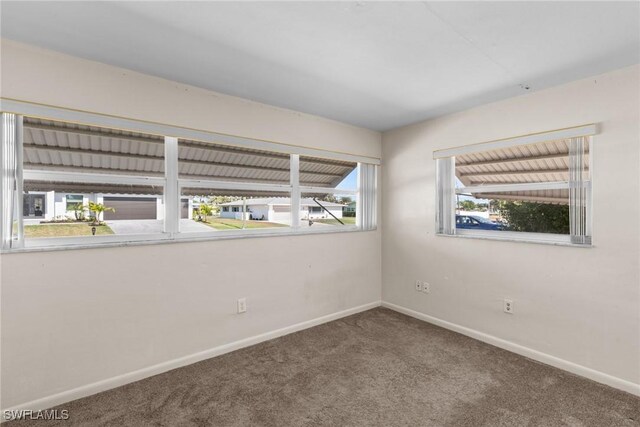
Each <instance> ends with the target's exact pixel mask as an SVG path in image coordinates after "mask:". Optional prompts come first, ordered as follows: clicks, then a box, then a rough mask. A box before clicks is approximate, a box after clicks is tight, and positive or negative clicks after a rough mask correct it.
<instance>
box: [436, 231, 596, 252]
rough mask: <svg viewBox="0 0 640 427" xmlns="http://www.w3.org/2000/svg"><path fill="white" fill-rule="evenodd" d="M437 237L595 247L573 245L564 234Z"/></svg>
mask: <svg viewBox="0 0 640 427" xmlns="http://www.w3.org/2000/svg"><path fill="white" fill-rule="evenodd" d="M436 236H441V237H459V238H464V239H480V240H496V241H503V242H517V243H533V244H538V245H552V246H570V247H574V248H592V247H593V244H577V243H571V241H570V240H569V239H570V238H569V236H568V235H564V234H543V233H524V232H509V231H475V230H457V231H456V234H441V233H436Z"/></svg>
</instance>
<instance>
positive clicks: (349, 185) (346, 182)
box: [336, 168, 358, 190]
mask: <svg viewBox="0 0 640 427" xmlns="http://www.w3.org/2000/svg"><path fill="white" fill-rule="evenodd" d="M336 188H341V189H343V190H357V189H358V168H355V169H354V170H353V171H352V172H351V173H350V174H349V175H347V177H346V178H345V179H343V180H342V182H341V183H340V184H338V186H337V187H336Z"/></svg>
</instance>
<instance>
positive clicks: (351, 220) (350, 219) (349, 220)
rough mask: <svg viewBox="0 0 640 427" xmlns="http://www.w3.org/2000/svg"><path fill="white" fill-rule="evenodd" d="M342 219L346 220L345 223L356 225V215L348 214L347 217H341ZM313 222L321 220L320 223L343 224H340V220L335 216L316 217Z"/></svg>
mask: <svg viewBox="0 0 640 427" xmlns="http://www.w3.org/2000/svg"><path fill="white" fill-rule="evenodd" d="M340 221H342V222H344V225H355V224H356V217H354V216H346V217H343V218H340ZM313 222H319V223H320V224H329V225H342V224H340V223H339V222H338V221H336V220H335V219H333V218H327V219H314V220H313Z"/></svg>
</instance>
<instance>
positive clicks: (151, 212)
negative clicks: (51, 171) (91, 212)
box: [23, 191, 193, 222]
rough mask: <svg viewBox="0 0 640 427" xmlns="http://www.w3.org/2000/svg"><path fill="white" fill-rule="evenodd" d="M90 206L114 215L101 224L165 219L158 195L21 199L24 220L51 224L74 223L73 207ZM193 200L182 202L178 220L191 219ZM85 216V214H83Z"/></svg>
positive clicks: (33, 195) (33, 194)
mask: <svg viewBox="0 0 640 427" xmlns="http://www.w3.org/2000/svg"><path fill="white" fill-rule="evenodd" d="M89 202H94V203H100V204H104V205H105V206H107V207H112V208H114V209H115V212H105V213H104V214H103V215H104V218H103V219H104V220H120V219H125V220H128V219H156V220H162V219H164V199H163V197H162V196H157V195H140V194H102V193H92V194H86V193H84V194H83V193H69V192H57V191H46V192H44V191H30V192H29V193H25V194H24V196H23V216H24V218H25V219H28V220H34V221H37V222H40V221H52V220H54V219H64V218H70V219H75V212H74V211H73V209H72V205H73V204H76V203H82V204H83V205H84V206H88V205H89ZM192 212H193V208H192V199H191V198H188V199H187V198H183V199H182V200H181V217H182V218H189V219H191V218H192V215H193V213H192ZM86 214H87V215H88V212H87V213H86Z"/></svg>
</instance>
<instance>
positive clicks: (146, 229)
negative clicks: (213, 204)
mask: <svg viewBox="0 0 640 427" xmlns="http://www.w3.org/2000/svg"><path fill="white" fill-rule="evenodd" d="M106 222H107V225H108V226H109V227H111V229H112V230H113V232H114V233H115V234H157V233H162V232H163V230H164V221H162V220H158V219H119V220H110V221H106ZM180 231H181V232H183V233H197V232H206V231H216V230H215V229H214V228H211V227H208V226H206V225H204V224H200V223H198V222H196V221H194V220H191V219H181V220H180Z"/></svg>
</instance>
